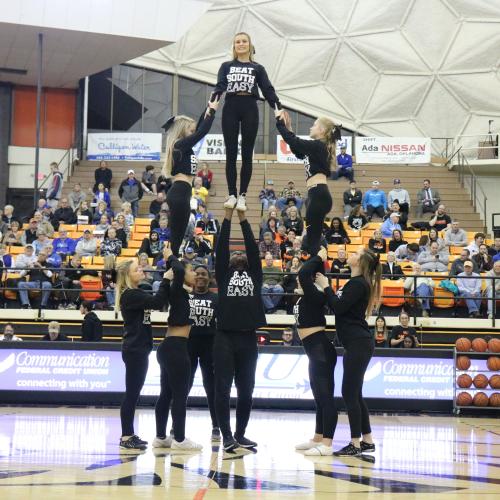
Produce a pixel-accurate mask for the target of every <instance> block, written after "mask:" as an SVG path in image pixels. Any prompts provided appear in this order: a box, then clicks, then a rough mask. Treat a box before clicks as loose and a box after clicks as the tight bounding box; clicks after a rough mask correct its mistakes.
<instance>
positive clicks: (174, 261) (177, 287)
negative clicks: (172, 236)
mask: <svg viewBox="0 0 500 500" xmlns="http://www.w3.org/2000/svg"><path fill="white" fill-rule="evenodd" d="M168 263H169V265H170V267H171V269H172V271H173V272H174V279H173V280H172V284H171V285H170V293H172V296H173V294H177V293H180V292H181V291H182V286H183V285H184V276H185V274H186V271H185V269H184V266H183V265H182V264H181V263H180V261H179V259H178V258H177V257H176V256H175V255H171V256H170V257H169V258H168Z"/></svg>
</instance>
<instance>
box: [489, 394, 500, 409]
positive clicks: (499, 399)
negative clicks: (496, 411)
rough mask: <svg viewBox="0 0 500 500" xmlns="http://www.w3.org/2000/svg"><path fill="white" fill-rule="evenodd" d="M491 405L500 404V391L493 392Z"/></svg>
mask: <svg viewBox="0 0 500 500" xmlns="http://www.w3.org/2000/svg"><path fill="white" fill-rule="evenodd" d="M490 406H500V392H494V393H493V394H491V396H490Z"/></svg>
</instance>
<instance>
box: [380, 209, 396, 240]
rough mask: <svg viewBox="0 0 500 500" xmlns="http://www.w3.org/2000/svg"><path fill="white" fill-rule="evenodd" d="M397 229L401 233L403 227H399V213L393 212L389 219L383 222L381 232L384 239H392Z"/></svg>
mask: <svg viewBox="0 0 500 500" xmlns="http://www.w3.org/2000/svg"><path fill="white" fill-rule="evenodd" d="M396 229H397V230H398V231H401V226H400V225H399V214H398V213H397V212H392V213H391V215H390V216H389V218H387V219H386V220H385V221H384V222H383V224H382V226H381V227H380V231H381V233H382V236H383V237H384V238H392V232H393V231H394V230H396Z"/></svg>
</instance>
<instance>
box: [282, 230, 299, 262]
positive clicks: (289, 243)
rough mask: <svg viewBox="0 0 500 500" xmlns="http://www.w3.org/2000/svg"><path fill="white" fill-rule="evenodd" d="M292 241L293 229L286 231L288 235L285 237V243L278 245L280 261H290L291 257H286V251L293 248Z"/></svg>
mask: <svg viewBox="0 0 500 500" xmlns="http://www.w3.org/2000/svg"><path fill="white" fill-rule="evenodd" d="M294 241H295V231H294V230H293V229H290V231H288V233H287V235H286V238H285V241H283V242H282V243H281V244H280V252H281V259H282V260H285V261H290V260H292V257H291V256H290V257H286V251H287V250H288V249H289V248H292V247H293V242H294Z"/></svg>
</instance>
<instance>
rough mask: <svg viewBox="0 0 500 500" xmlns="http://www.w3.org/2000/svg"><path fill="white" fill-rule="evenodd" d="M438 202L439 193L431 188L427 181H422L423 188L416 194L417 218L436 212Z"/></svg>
mask: <svg viewBox="0 0 500 500" xmlns="http://www.w3.org/2000/svg"><path fill="white" fill-rule="evenodd" d="M440 201H441V197H440V196H439V191H438V190H437V189H433V188H431V181H430V180H429V179H424V185H423V188H422V189H421V190H420V191H418V192H417V217H422V215H423V214H424V213H426V212H436V210H437V208H438V205H439V202H440Z"/></svg>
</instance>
